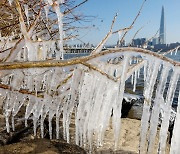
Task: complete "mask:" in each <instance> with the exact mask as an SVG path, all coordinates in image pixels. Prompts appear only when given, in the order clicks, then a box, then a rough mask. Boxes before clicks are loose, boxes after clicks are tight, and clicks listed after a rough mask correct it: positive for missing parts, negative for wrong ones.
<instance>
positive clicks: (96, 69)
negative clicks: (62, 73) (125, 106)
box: [81, 62, 117, 82]
mask: <svg viewBox="0 0 180 154" xmlns="http://www.w3.org/2000/svg"><path fill="white" fill-rule="evenodd" d="M81 64H83V65H84V66H86V67H88V68H89V69H92V70H95V71H97V72H99V73H100V74H102V75H104V76H106V77H107V78H108V79H110V80H112V81H114V82H117V80H116V79H115V78H114V77H112V76H110V75H108V74H107V73H105V72H103V71H102V70H100V69H99V68H97V67H95V66H93V65H91V64H89V63H86V62H81Z"/></svg>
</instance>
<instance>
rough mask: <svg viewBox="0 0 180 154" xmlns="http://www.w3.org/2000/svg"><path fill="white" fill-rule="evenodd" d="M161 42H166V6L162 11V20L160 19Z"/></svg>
mask: <svg viewBox="0 0 180 154" xmlns="http://www.w3.org/2000/svg"><path fill="white" fill-rule="evenodd" d="M159 44H166V31H165V20H164V6H163V7H162V12H161V21H160V29H159Z"/></svg>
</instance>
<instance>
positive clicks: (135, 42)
mask: <svg viewBox="0 0 180 154" xmlns="http://www.w3.org/2000/svg"><path fill="white" fill-rule="evenodd" d="M145 44H146V38H138V39H133V40H132V46H134V47H143V46H144V45H145Z"/></svg>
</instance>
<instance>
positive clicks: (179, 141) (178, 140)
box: [170, 91, 180, 154]
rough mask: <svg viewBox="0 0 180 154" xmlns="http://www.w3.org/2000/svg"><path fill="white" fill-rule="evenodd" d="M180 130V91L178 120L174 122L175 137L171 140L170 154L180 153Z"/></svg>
mask: <svg viewBox="0 0 180 154" xmlns="http://www.w3.org/2000/svg"><path fill="white" fill-rule="evenodd" d="M179 130H180V91H179V97H178V106H177V113H176V119H175V122H174V129H173V136H172V139H171V148H170V154H176V153H179V151H180V137H179Z"/></svg>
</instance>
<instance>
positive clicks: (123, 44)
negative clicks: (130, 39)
mask: <svg viewBox="0 0 180 154" xmlns="http://www.w3.org/2000/svg"><path fill="white" fill-rule="evenodd" d="M124 46H126V42H125V40H122V41H121V40H118V41H117V46H116V47H124Z"/></svg>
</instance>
